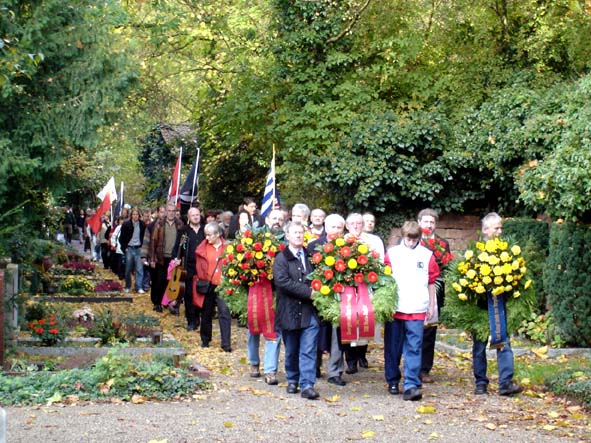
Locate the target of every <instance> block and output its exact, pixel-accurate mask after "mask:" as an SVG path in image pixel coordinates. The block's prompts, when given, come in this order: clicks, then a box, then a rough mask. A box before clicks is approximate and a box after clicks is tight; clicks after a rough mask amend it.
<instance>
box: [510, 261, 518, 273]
mask: <svg viewBox="0 0 591 443" xmlns="http://www.w3.org/2000/svg"><path fill="white" fill-rule="evenodd" d="M511 269H513V270H514V271H517V270H518V269H519V262H518V261H517V260H513V263H511Z"/></svg>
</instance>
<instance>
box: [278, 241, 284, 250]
mask: <svg viewBox="0 0 591 443" xmlns="http://www.w3.org/2000/svg"><path fill="white" fill-rule="evenodd" d="M284 249H285V243H279V250H280V251H283V250H284Z"/></svg>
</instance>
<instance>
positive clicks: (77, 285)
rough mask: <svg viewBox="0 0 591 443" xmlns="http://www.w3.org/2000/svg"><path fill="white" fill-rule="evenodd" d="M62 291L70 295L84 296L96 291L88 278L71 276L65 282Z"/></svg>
mask: <svg viewBox="0 0 591 443" xmlns="http://www.w3.org/2000/svg"><path fill="white" fill-rule="evenodd" d="M61 291H62V292H64V293H66V294H69V295H84V294H88V293H90V292H93V291H94V286H93V285H92V283H90V281H88V279H87V278H86V277H78V276H70V277H68V278H66V279H65V280H64V282H63V283H62V286H61Z"/></svg>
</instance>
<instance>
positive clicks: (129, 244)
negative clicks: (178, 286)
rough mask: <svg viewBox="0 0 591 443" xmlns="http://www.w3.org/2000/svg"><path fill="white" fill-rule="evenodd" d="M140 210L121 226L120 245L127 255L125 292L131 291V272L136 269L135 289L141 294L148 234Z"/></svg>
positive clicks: (132, 213)
mask: <svg viewBox="0 0 591 443" xmlns="http://www.w3.org/2000/svg"><path fill="white" fill-rule="evenodd" d="M140 218H141V214H140V211H139V209H137V208H133V209H132V210H131V218H130V219H129V220H127V221H126V222H125V223H123V225H122V226H121V234H120V235H119V244H120V245H121V251H122V252H123V254H125V292H129V291H130V290H131V270H132V269H135V289H136V291H137V292H139V293H140V294H143V293H144V292H145V291H144V289H143V284H144V283H143V281H144V264H143V262H142V257H141V253H142V242H143V241H144V234H145V232H146V224H145V223H144V222H143V221H142V220H141V219H140Z"/></svg>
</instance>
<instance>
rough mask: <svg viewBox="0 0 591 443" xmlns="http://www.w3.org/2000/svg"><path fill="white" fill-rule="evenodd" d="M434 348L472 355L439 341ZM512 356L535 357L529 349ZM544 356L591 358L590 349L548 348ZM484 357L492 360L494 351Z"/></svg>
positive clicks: (487, 352)
mask: <svg viewBox="0 0 591 443" xmlns="http://www.w3.org/2000/svg"><path fill="white" fill-rule="evenodd" d="M435 348H436V349H437V350H438V351H442V352H446V353H448V354H450V355H453V356H457V355H461V354H466V353H470V354H471V353H472V349H471V348H468V349H462V348H458V347H457V346H453V345H450V344H447V343H441V342H439V341H438V342H436V343H435ZM513 354H514V355H515V356H516V357H521V356H524V355H530V356H533V355H536V354H535V352H533V351H531V350H530V349H524V348H513ZM545 355H547V356H548V358H558V357H561V356H563V355H566V356H572V355H580V356H584V357H588V358H591V348H563V349H554V348H549V349H548V352H546V354H545ZM486 356H487V358H494V357H495V356H496V351H494V350H490V349H489V350H487V351H486Z"/></svg>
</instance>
